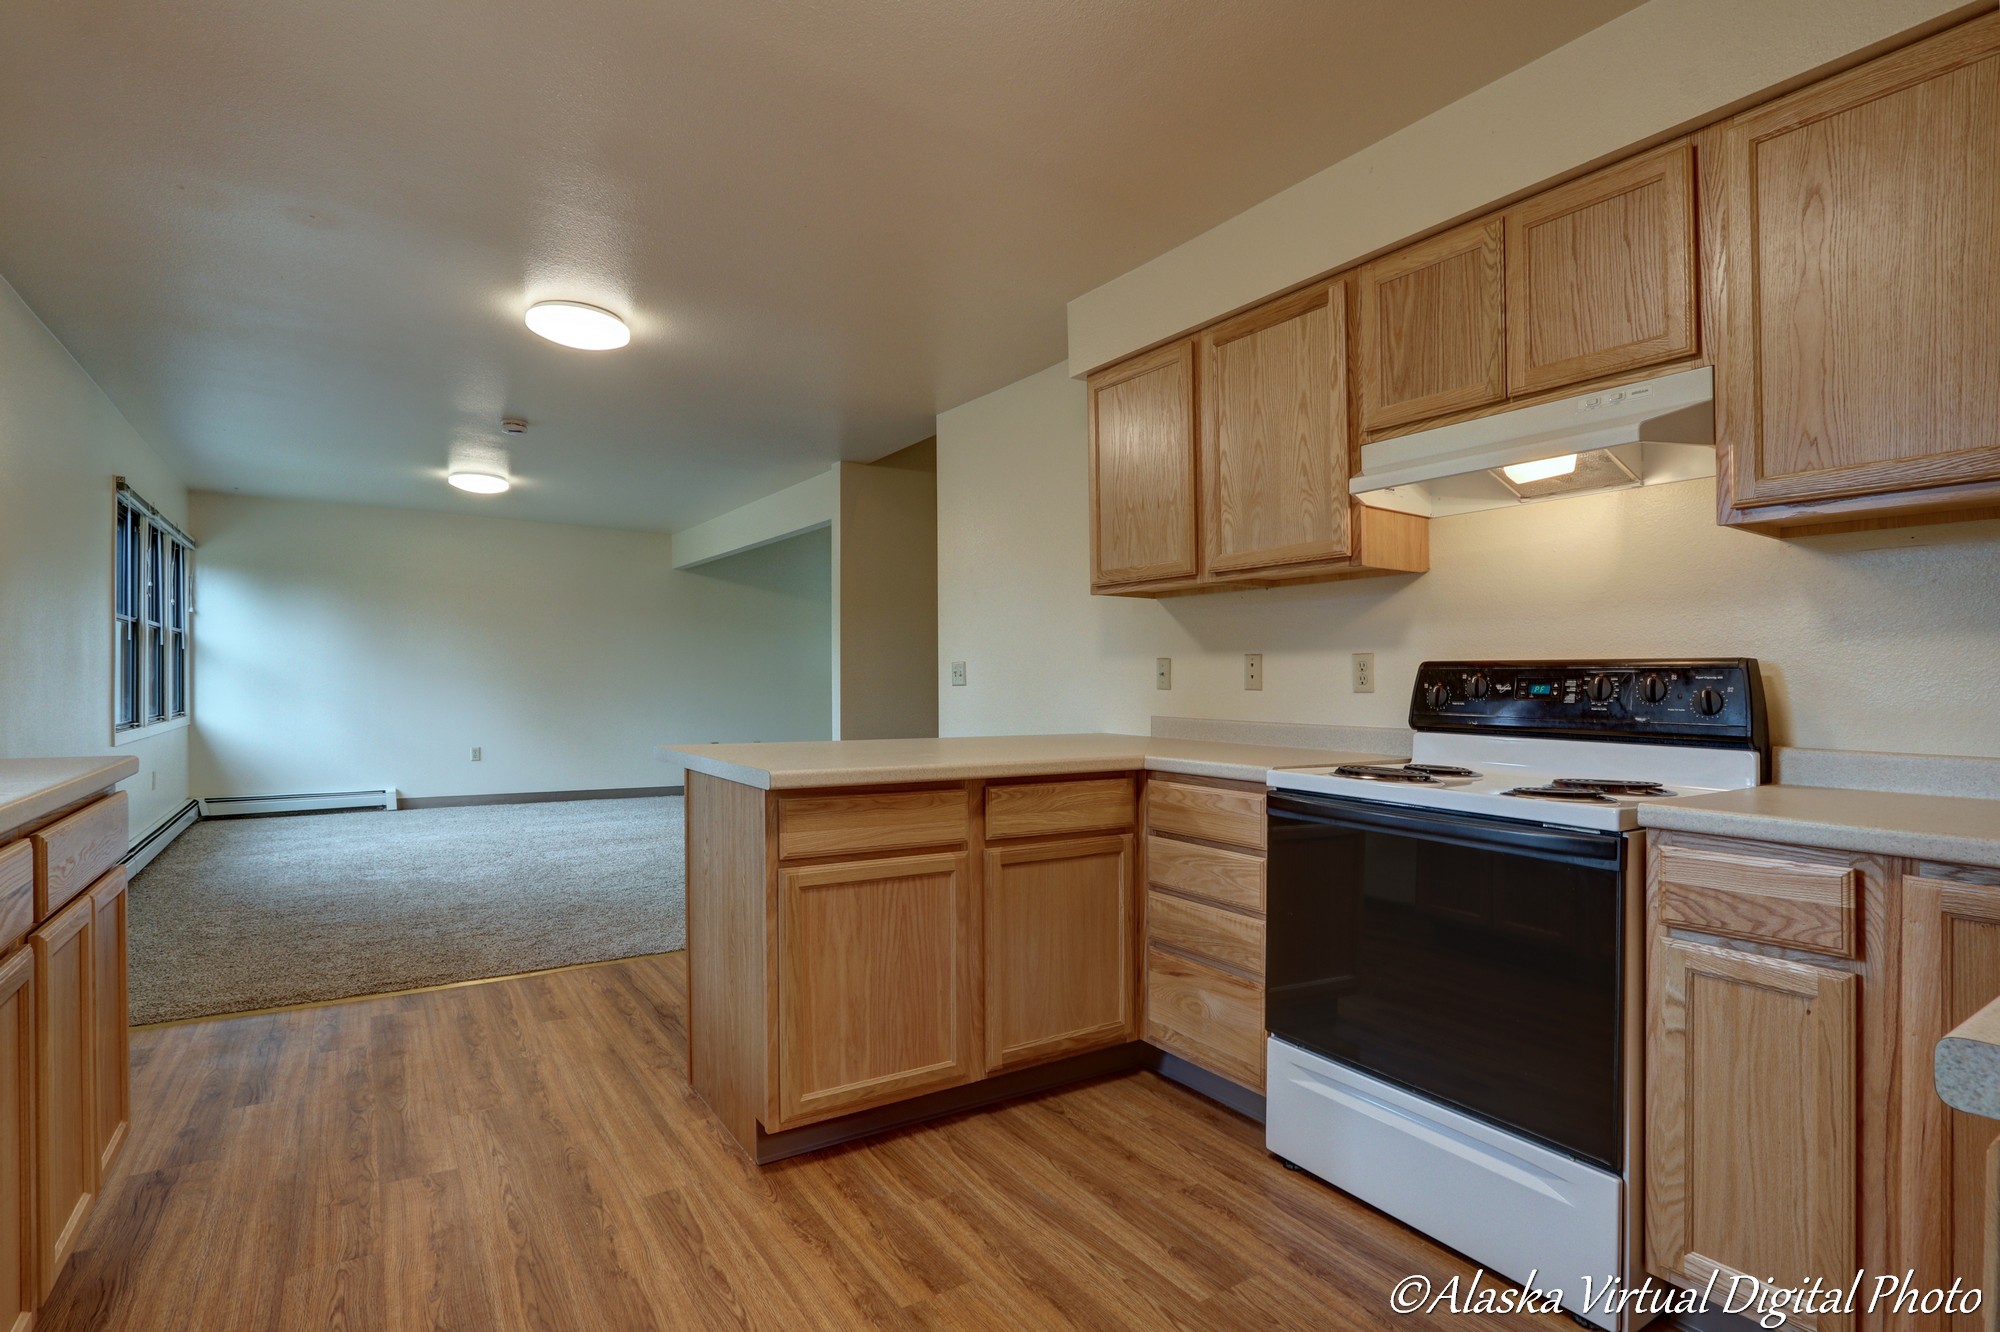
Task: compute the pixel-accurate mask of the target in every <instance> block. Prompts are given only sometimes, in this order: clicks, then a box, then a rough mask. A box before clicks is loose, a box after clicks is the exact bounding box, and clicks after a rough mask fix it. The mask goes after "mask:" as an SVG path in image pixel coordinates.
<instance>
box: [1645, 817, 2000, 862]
mask: <svg viewBox="0 0 2000 1332" xmlns="http://www.w3.org/2000/svg"><path fill="white" fill-rule="evenodd" d="M1639 824H1640V826H1641V827H1645V828H1657V829H1659V830H1660V831H1662V832H1687V833H1701V834H1706V835H1708V836H1711V837H1745V838H1749V839H1751V840H1753V841H1759V842H1788V843H1791V844H1793V845H1796V846H1811V847H1818V848H1820V849H1822V850H1827V851H1854V852H1859V853H1862V854H1867V855H1878V856H1895V857H1898V858H1900V859H1904V860H1933V861H1941V862H1945V863H1948V864H1954V865H1976V866H1981V867H1985V868H2000V840H1994V841H1988V840H1985V839H1982V838H1977V837H1957V836H1953V835H1952V834H1949V833H1927V832H1913V831H1910V830H1908V829H1903V828H1881V827H1864V826H1860V825H1855V824H1846V823H1822V822H1818V821H1815V820H1812V819H1799V818H1786V817H1782V816H1778V815H1772V814H1744V813H1737V812H1734V811H1731V810H1717V809H1690V808H1686V807H1683V806H1677V805H1658V804H1646V805H1641V806H1639Z"/></svg>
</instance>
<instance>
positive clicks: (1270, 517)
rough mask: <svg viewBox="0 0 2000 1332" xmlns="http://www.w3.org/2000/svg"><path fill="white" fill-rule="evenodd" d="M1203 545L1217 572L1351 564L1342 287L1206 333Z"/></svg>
mask: <svg viewBox="0 0 2000 1332" xmlns="http://www.w3.org/2000/svg"><path fill="white" fill-rule="evenodd" d="M1200 357H1201V367H1202V383H1203V386H1204V391H1203V394H1202V412H1201V464H1202V468H1201V470H1202V517H1203V524H1202V546H1203V556H1204V561H1205V564H1206V566H1207V568H1208V570H1209V572H1210V573H1212V574H1218V575H1221V574H1232V573H1244V572H1251V571H1262V570H1270V569H1276V568H1281V567H1284V566H1292V565H1301V564H1313V563H1323V562H1326V561H1331V560H1343V559H1346V558H1347V556H1348V554H1349V553H1350V551H1351V550H1352V542H1351V540H1350V535H1349V529H1348V494H1347V478H1348V472H1349V466H1348V464H1349V450H1350V438H1349V423H1348V410H1347V400H1348V385H1347V283H1346V282H1344V281H1342V282H1331V283H1326V284H1323V285H1321V286H1318V287H1313V288H1310V289H1308V290H1306V291H1303V292H1299V293H1297V294H1295V295H1292V296H1286V297H1283V298H1281V299H1279V300H1276V301H1271V302H1269V303H1267V304H1265V305H1262V306H1259V307H1258V308H1257V309H1255V310H1251V311H1249V312H1248V313H1247V314H1242V315H1238V316H1237V317H1236V318H1234V319H1229V320H1225V321H1223V322H1222V323H1220V324H1217V325H1215V326H1213V327H1212V328H1209V329H1207V330H1206V331H1204V332H1203V333H1202V335H1201V339H1200Z"/></svg>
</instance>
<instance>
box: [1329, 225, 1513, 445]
mask: <svg viewBox="0 0 2000 1332" xmlns="http://www.w3.org/2000/svg"><path fill="white" fill-rule="evenodd" d="M1505 245H1506V242H1505V236H1504V229H1503V222H1502V219H1500V218H1498V217H1493V218H1488V219H1486V220H1484V221H1481V222H1474V223H1472V224H1471V225H1469V226H1463V227H1460V228H1458V229H1457V230H1455V231H1447V232H1445V233H1444V234H1443V235H1442V236H1433V237H1431V239H1429V240H1427V241H1419V242H1418V243H1417V244H1415V245H1412V246H1410V247H1409V248H1408V249H1406V250H1399V251H1397V252H1396V253H1395V254H1391V255H1385V256H1383V257H1382V258H1380V259H1377V260H1375V261H1374V262H1373V263H1371V264H1368V265H1367V266H1365V267H1364V268H1362V270H1361V278H1360V287H1361V317H1360V319H1361V327H1360V343H1361V355H1360V358H1359V369H1358V371H1357V373H1358V374H1359V376H1360V379H1361V426H1362V429H1364V430H1367V431H1376V430H1383V429H1387V428H1388V427H1390V426H1399V425H1405V424H1407V423H1409V422H1411V421H1421V420H1424V419H1425V418H1427V417H1432V416H1443V415H1445V414H1446V413H1448V412H1459V411H1465V410H1467V409H1468V408H1473V407H1482V406H1485V405H1486V404H1487V403H1491V402H1499V401H1501V400H1502V399H1504V398H1505V397H1506V396H1507V349H1506V321H1505V318H1504V308H1505V299H1506V293H1505V291H1504V289H1503V281H1502V273H1503V270H1504V264H1503V262H1502V255H1503V254H1504V252H1505Z"/></svg>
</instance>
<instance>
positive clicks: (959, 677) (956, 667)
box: [951, 661, 965, 685]
mask: <svg viewBox="0 0 2000 1332" xmlns="http://www.w3.org/2000/svg"><path fill="white" fill-rule="evenodd" d="M951 682H952V683H953V684H955V685H962V684H964V683H965V663H964V662H962V661H955V662H953V663H952V664H951Z"/></svg>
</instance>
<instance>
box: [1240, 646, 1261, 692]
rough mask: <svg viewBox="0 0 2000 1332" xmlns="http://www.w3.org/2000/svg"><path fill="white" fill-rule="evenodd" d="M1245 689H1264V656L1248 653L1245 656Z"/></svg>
mask: <svg viewBox="0 0 2000 1332" xmlns="http://www.w3.org/2000/svg"><path fill="white" fill-rule="evenodd" d="M1243 687H1244V688H1245V689H1262V688H1263V687H1264V654H1263V653H1261V652H1246V653H1244V654H1243Z"/></svg>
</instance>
